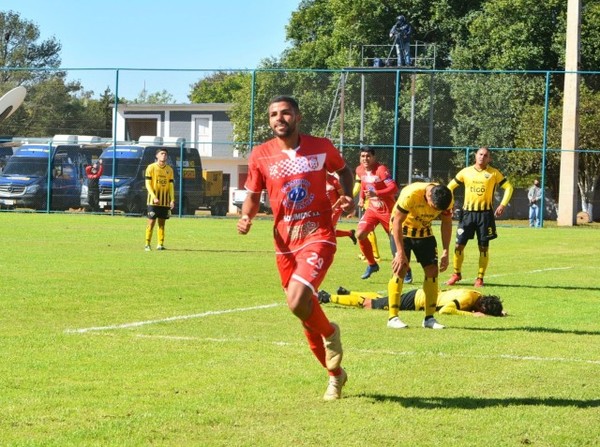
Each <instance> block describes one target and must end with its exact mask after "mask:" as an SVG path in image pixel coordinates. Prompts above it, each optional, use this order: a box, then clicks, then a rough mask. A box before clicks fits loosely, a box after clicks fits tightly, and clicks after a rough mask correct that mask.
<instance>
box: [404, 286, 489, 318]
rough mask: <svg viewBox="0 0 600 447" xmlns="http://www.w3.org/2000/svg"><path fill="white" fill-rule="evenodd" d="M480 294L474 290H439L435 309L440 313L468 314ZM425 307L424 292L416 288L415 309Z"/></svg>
mask: <svg viewBox="0 0 600 447" xmlns="http://www.w3.org/2000/svg"><path fill="white" fill-rule="evenodd" d="M481 297H482V294H481V293H480V292H478V291H476V290H469V289H450V290H440V291H439V292H438V296H437V303H436V310H437V311H438V312H439V313H440V314H447V315H451V314H454V315H470V314H471V312H472V311H473V309H474V308H475V303H476V302H477V300H478V299H479V298H481ZM424 308H425V292H424V291H423V289H419V290H417V293H416V295H415V309H416V310H423V309H424Z"/></svg>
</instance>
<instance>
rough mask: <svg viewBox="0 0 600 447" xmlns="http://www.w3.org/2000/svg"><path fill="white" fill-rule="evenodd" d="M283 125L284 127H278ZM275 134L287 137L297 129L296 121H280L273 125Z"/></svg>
mask: <svg viewBox="0 0 600 447" xmlns="http://www.w3.org/2000/svg"><path fill="white" fill-rule="evenodd" d="M279 126H282V127H283V128H282V129H281V130H280V129H277V127H279ZM272 130H273V134H274V135H275V136H276V137H279V138H287V137H289V136H291V135H293V133H294V132H295V131H296V123H294V122H292V123H288V122H286V121H279V122H277V123H276V124H275V126H273V129H272Z"/></svg>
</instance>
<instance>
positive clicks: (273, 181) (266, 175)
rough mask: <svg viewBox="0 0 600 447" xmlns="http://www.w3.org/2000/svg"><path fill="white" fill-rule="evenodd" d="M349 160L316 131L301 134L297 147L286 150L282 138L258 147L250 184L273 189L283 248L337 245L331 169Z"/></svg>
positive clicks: (277, 235)
mask: <svg viewBox="0 0 600 447" xmlns="http://www.w3.org/2000/svg"><path fill="white" fill-rule="evenodd" d="M345 165H346V163H345V161H344V159H343V157H342V156H341V154H340V153H339V151H338V150H337V149H336V148H335V146H334V145H333V144H332V143H331V141H330V140H328V139H327V138H320V137H313V136H310V135H301V136H300V145H299V146H298V147H297V148H296V149H295V150H294V149H290V150H282V149H280V148H279V147H278V146H277V144H276V139H272V140H269V141H267V142H266V143H263V144H261V145H259V146H257V147H255V148H254V149H253V150H252V152H251V154H250V157H249V159H248V178H247V179H246V184H245V188H246V189H247V190H248V191H251V192H260V191H262V190H263V189H266V190H267V192H268V194H269V200H270V202H271V208H272V210H273V220H274V222H273V226H274V231H273V235H274V243H275V249H276V250H277V252H278V253H290V252H293V251H295V250H297V249H299V248H301V247H303V246H304V245H306V244H309V243H313V242H329V243H332V244H335V232H334V229H333V224H332V220H331V203H330V201H329V198H328V197H327V192H326V180H327V172H335V171H339V170H340V169H342V168H343V167H344V166H345Z"/></svg>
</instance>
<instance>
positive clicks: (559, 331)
mask: <svg viewBox="0 0 600 447" xmlns="http://www.w3.org/2000/svg"><path fill="white" fill-rule="evenodd" d="M460 329H464V330H466V331H489V332H502V331H524V332H546V333H549V334H573V335H600V331H579V330H577V329H557V328H553V327H535V326H515V327H497V328H491V327H472V326H470V327H467V326H464V327H461V328H460Z"/></svg>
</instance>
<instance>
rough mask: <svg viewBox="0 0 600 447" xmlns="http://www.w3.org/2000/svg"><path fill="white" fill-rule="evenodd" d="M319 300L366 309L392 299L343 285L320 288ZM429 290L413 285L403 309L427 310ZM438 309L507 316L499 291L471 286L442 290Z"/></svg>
mask: <svg viewBox="0 0 600 447" xmlns="http://www.w3.org/2000/svg"><path fill="white" fill-rule="evenodd" d="M319 302H320V303H322V304H326V303H333V304H340V305H342V306H353V307H359V308H365V309H382V310H388V309H389V300H388V297H387V296H383V295H381V294H379V293H377V292H354V291H349V290H346V289H344V288H343V287H340V288H339V289H338V290H337V294H335V295H331V294H329V293H327V292H326V291H325V290H321V291H319ZM424 309H425V292H424V291H423V289H413V290H410V291H408V292H405V293H403V294H402V296H401V297H400V310H424ZM436 310H437V311H438V312H439V313H440V314H446V315H472V316H474V317H484V316H486V315H490V316H494V317H504V316H506V315H507V313H506V312H505V311H504V309H503V306H502V301H501V300H500V298H499V297H497V296H496V295H483V294H482V293H481V292H478V291H476V290H470V289H452V290H439V291H438V295H437V303H436Z"/></svg>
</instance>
